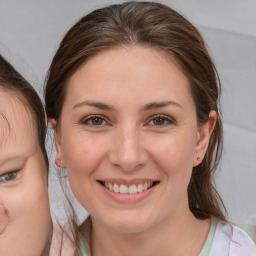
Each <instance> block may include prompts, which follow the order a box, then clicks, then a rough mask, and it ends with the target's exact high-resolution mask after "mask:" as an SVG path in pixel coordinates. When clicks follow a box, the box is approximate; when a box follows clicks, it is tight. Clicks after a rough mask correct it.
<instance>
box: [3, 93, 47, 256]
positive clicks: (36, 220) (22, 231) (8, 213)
mask: <svg viewBox="0 0 256 256" xmlns="http://www.w3.org/2000/svg"><path fill="white" fill-rule="evenodd" d="M49 226H50V212H49V201H48V193H47V166H46V163H45V159H44V157H43V154H42V151H41V149H40V146H39V144H38V139H37V131H36V127H35V122H34V120H33V118H32V116H31V114H30V112H29V110H28V109H27V108H26V106H25V105H24V103H22V102H21V101H20V100H19V99H18V98H17V95H15V94H14V93H12V92H7V91H1V90H0V254H1V255H26V256H30V255H31V256H34V255H40V254H41V253H42V251H43V248H44V245H45V242H46V238H47V235H48V231H49Z"/></svg>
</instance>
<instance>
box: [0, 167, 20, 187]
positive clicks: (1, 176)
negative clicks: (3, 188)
mask: <svg viewBox="0 0 256 256" xmlns="http://www.w3.org/2000/svg"><path fill="white" fill-rule="evenodd" d="M20 171H21V170H13V171H8V172H5V173H3V174H1V175H0V183H3V184H9V183H12V182H14V181H16V180H17V178H18V175H19V172H20ZM13 173H15V174H16V177H15V178H14V179H13V180H10V181H4V180H1V179H2V178H3V177H4V176H6V175H8V174H13Z"/></svg>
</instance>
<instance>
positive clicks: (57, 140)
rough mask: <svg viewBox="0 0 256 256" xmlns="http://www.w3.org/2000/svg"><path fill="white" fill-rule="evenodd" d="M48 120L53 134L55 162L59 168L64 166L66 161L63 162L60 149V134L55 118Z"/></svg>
mask: <svg viewBox="0 0 256 256" xmlns="http://www.w3.org/2000/svg"><path fill="white" fill-rule="evenodd" d="M49 121H50V123H51V126H52V128H53V130H54V134H55V147H56V157H55V164H56V165H57V166H58V167H60V168H66V163H65V160H64V155H63V151H62V144H61V135H60V132H59V131H58V129H57V121H56V120H55V119H50V120H49Z"/></svg>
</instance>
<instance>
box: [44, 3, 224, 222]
mask: <svg viewBox="0 0 256 256" xmlns="http://www.w3.org/2000/svg"><path fill="white" fill-rule="evenodd" d="M133 45H138V46H142V47H143V46H145V47H153V48H155V49H159V50H161V51H165V52H166V53H168V54H169V55H171V56H174V57H175V58H176V59H177V60H178V62H179V64H180V65H181V67H182V68H183V70H184V72H185V73H186V75H187V77H188V78H189V79H190V84H191V90H192V94H193V98H194V101H195V104H196V110H197V119H198V123H199V124H203V123H205V122H207V121H208V118H209V112H210V111H211V110H215V111H216V112H217V114H218V120H217V123H216V126H215V129H214V131H213V133H212V136H211V139H210V143H209V147H208V150H207V152H206V155H205V157H204V159H203V161H202V163H201V164H200V165H198V166H196V167H194V168H193V173H192V178H191V181H190V184H189V187H188V197H189V207H190V210H191V211H192V212H193V214H194V215H195V216H196V217H197V218H200V219H205V218H207V217H209V216H211V215H212V216H215V217H217V218H219V219H221V220H226V218H225V214H224V213H223V211H224V212H226V210H225V207H224V205H223V202H222V200H221V198H220V196H219V194H218V193H217V191H216V189H215V185H214V180H213V173H214V171H215V170H216V167H217V164H218V162H219V159H220V156H221V152H222V122H221V117H220V111H219V109H218V102H219V94H220V82H219V77H218V74H217V71H216V68H215V66H214V63H213V61H212V59H211V57H210V56H209V54H208V51H207V49H206V46H205V43H204V41H203V39H202V37H201V35H200V33H199V31H198V30H197V29H196V28H195V27H194V26H193V25H192V24H191V23H190V22H189V21H187V20H186V19H185V18H184V17H183V16H182V15H180V14H179V13H177V12H176V11H174V10H173V9H171V8H169V7H167V6H165V5H162V4H159V3H153V2H135V1H132V2H126V3H123V4H117V5H111V6H108V7H105V8H101V9H98V10H95V11H93V12H91V13H90V14H88V15H86V16H84V17H83V18H81V19H80V20H79V21H78V22H77V23H76V24H75V25H74V26H73V27H72V28H71V29H70V30H69V31H68V32H67V33H66V35H65V36H64V38H63V40H62V42H61V43H60V46H59V49H58V50H57V52H56V54H55V56H54V58H53V61H52V63H51V66H50V69H49V72H48V76H47V79H46V87H45V102H46V114H47V117H48V118H53V119H55V120H56V121H58V120H59V118H60V116H61V111H62V106H63V102H64V101H65V93H66V88H67V86H68V81H69V78H70V77H71V76H72V74H74V73H75V72H76V71H77V70H78V69H79V67H81V65H82V64H83V63H84V62H85V61H87V60H88V59H89V58H90V57H92V56H93V55H94V54H96V53H98V52H100V51H103V50H105V49H109V48H113V47H118V46H119V47H120V46H133ZM57 123H58V122H57Z"/></svg>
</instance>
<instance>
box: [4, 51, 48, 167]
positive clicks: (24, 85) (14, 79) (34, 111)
mask: <svg viewBox="0 0 256 256" xmlns="http://www.w3.org/2000/svg"><path fill="white" fill-rule="evenodd" d="M0 89H4V90H6V91H12V92H16V93H17V97H18V98H19V99H20V100H21V101H22V102H24V104H25V105H26V106H27V107H28V110H29V111H30V112H31V115H32V117H33V119H34V121H35V123H36V129H37V137H38V142H39V145H40V148H41V150H42V153H43V155H44V158H45V161H46V165H47V167H48V157H47V153H46V149H45V136H46V118H45V114H44V107H43V104H42V102H41V99H40V98H39V96H38V94H37V93H36V91H35V90H34V88H33V87H32V86H31V85H30V84H29V83H28V82H27V81H26V80H25V79H24V78H23V77H22V76H21V75H20V74H19V73H18V72H17V71H16V70H15V69H14V67H13V66H12V65H11V64H10V63H9V62H8V61H6V60H5V59H4V58H3V57H2V56H1V55H0ZM47 170H48V168H47Z"/></svg>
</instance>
